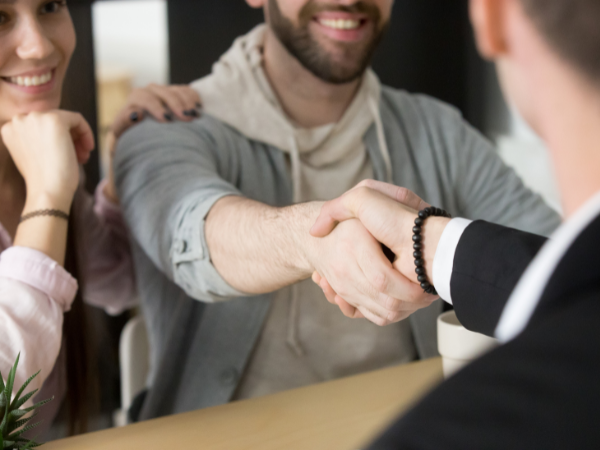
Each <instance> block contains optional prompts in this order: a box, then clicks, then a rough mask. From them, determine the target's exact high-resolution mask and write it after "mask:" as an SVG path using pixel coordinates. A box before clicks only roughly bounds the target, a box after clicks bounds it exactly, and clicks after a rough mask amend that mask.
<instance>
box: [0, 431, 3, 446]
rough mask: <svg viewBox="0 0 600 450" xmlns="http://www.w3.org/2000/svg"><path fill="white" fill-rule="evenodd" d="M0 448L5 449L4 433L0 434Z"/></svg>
mask: <svg viewBox="0 0 600 450" xmlns="http://www.w3.org/2000/svg"><path fill="white" fill-rule="evenodd" d="M0 448H4V439H3V438H2V433H0Z"/></svg>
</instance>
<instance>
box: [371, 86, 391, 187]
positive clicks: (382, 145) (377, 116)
mask: <svg viewBox="0 0 600 450" xmlns="http://www.w3.org/2000/svg"><path fill="white" fill-rule="evenodd" d="M368 103H369V108H370V109H371V113H372V114H373V119H374V120H375V129H376V130H377V141H378V143H379V150H380V151H381V156H382V158H383V163H384V164H385V181H386V182H387V183H393V182H394V180H393V177H392V160H391V158H390V151H389V149H388V146H387V141H386V140H385V133H384V132H383V121H382V120H381V113H380V112H379V106H378V105H377V102H376V101H375V99H374V98H373V97H372V96H369V100H368Z"/></svg>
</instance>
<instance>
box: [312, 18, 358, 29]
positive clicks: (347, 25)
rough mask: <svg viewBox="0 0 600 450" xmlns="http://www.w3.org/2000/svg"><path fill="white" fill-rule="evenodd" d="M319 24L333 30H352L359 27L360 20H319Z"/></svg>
mask: <svg viewBox="0 0 600 450" xmlns="http://www.w3.org/2000/svg"><path fill="white" fill-rule="evenodd" d="M319 23H320V24H321V25H323V26H326V27H327V28H333V29H335V30H354V29H356V28H358V27H359V26H360V20H344V19H319Z"/></svg>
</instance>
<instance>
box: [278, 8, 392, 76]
mask: <svg viewBox="0 0 600 450" xmlns="http://www.w3.org/2000/svg"><path fill="white" fill-rule="evenodd" d="M321 11H342V12H348V13H361V14H366V15H367V17H368V20H369V21H370V22H372V24H373V26H374V29H373V35H372V36H371V39H370V40H369V41H368V42H363V43H361V44H359V45H358V46H357V45H356V44H351V43H342V42H340V43H338V45H340V46H341V47H342V48H343V51H342V52H341V54H342V58H341V60H340V61H336V60H335V59H334V58H333V57H332V56H331V55H329V54H328V52H327V50H325V49H324V48H322V46H321V45H320V44H319V42H317V40H316V39H313V37H312V36H311V34H310V31H309V25H310V22H311V21H312V18H313V17H314V15H315V14H316V13H318V12H321ZM269 20H270V25H271V28H272V29H273V32H274V33H275V35H276V36H277V38H278V39H279V40H280V41H281V43H282V44H283V46H284V47H285V48H286V49H287V51H288V52H290V53H291V54H292V56H294V57H295V58H296V59H297V60H298V61H300V64H302V65H303V66H304V67H305V68H306V69H307V70H308V71H309V72H311V73H312V74H313V75H315V76H316V77H317V78H320V79H321V80H323V81H326V82H328V83H333V84H344V83H349V82H351V81H354V80H356V79H357V78H359V77H360V76H362V74H363V73H364V72H365V70H366V69H367V67H368V66H369V64H370V63H371V58H372V57H373V53H374V52H375V48H377V45H378V44H379V42H380V41H381V38H382V37H383V34H384V32H385V29H386V26H387V24H385V25H382V24H381V23H380V21H381V13H380V12H379V9H378V8H377V7H376V6H374V5H371V4H369V3H365V2H362V1H361V2H358V3H356V4H354V5H351V6H344V5H319V4H317V3H316V2H314V1H310V2H309V3H307V4H306V5H305V6H304V7H303V8H302V10H301V11H300V16H299V25H298V27H295V26H294V24H293V23H292V22H291V21H290V20H289V19H288V18H287V17H285V16H283V14H282V13H281V10H280V9H279V5H278V4H277V0H269Z"/></svg>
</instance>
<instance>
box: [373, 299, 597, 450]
mask: <svg viewBox="0 0 600 450" xmlns="http://www.w3.org/2000/svg"><path fill="white" fill-rule="evenodd" d="M599 318H600V291H598V290H596V291H595V292H591V293H590V292H589V291H588V292H587V293H585V294H581V295H579V296H578V297H574V298H573V297H572V298H569V299H567V301H566V302H565V303H563V307H562V308H560V309H555V310H554V311H552V312H549V313H548V314H545V315H544V316H543V317H542V318H540V320H538V321H536V323H535V324H532V325H530V326H529V327H527V329H526V330H525V331H524V332H523V333H522V334H521V335H519V336H518V337H517V338H516V339H514V340H513V341H511V342H509V343H508V344H506V345H504V346H501V347H499V348H497V349H496V350H494V351H492V352H491V353H489V354H487V355H485V356H484V357H482V358H481V359H479V360H477V361H475V362H474V363H473V364H471V365H469V366H467V367H466V368H464V369H462V370H461V371H460V372H458V373H457V374H456V375H454V376H453V377H451V378H449V379H448V380H447V381H446V382H445V383H443V384H442V385H441V386H439V387H438V388H437V389H436V390H434V391H433V392H432V393H431V394H430V395H428V396H427V397H426V398H425V399H424V400H423V401H422V402H421V403H420V404H419V405H418V406H417V407H416V408H415V409H413V410H412V411H410V412H409V413H408V414H407V415H406V416H405V417H404V418H402V419H401V420H400V421H399V422H398V423H396V424H395V425H394V426H393V427H392V428H391V429H390V430H388V431H387V432H386V433H385V434H384V435H383V436H382V437H381V438H380V439H379V440H378V441H377V442H376V443H375V444H373V446H372V447H370V450H396V449H398V450H400V449H401V450H441V449H457V450H459V449H460V450H469V449H473V450H482V449H485V450H496V449H497V450H506V449H510V450H536V449H540V450H542V449H543V450H546V449H578V450H580V449H598V448H600V426H598V405H600V385H599V383H598V374H599V373H600V345H599V344H598V343H599V342H600V327H599V326H598V320H599Z"/></svg>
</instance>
